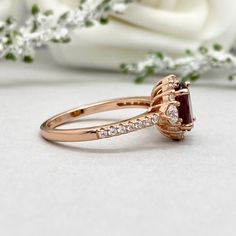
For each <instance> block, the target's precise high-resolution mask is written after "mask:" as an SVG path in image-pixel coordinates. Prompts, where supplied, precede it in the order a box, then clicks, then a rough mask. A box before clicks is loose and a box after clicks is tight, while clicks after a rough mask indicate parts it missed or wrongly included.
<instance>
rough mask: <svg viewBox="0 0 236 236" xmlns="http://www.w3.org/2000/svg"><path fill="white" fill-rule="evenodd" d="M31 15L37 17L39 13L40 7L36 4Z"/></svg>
mask: <svg viewBox="0 0 236 236" xmlns="http://www.w3.org/2000/svg"><path fill="white" fill-rule="evenodd" d="M31 13H32V15H33V16H35V15H37V14H38V13H39V7H38V5H36V4H34V5H33V6H32V8H31Z"/></svg>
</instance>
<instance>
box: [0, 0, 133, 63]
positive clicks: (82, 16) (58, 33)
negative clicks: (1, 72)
mask: <svg viewBox="0 0 236 236" xmlns="http://www.w3.org/2000/svg"><path fill="white" fill-rule="evenodd" d="M131 2H133V0H103V1H102V2H100V3H99V4H95V3H94V1H91V0H85V1H83V2H82V4H81V6H80V7H79V8H78V9H75V10H70V11H68V12H66V13H64V14H63V15H61V16H59V17H56V16H55V15H54V14H53V11H51V10H49V11H45V12H40V10H39V8H38V7H37V6H36V5H34V6H33V7H32V16H31V17H30V18H29V19H28V20H27V21H26V23H25V25H24V26H21V27H19V26H18V25H17V22H16V21H15V20H14V19H13V18H11V17H9V18H8V19H6V21H4V22H1V21H0V59H2V58H6V59H9V60H18V59H22V60H23V61H25V62H28V63H30V62H32V61H33V58H34V53H35V48H37V47H40V46H42V45H46V44H47V43H49V42H54V43H67V42H69V41H70V32H71V31H72V30H73V29H76V28H85V27H89V26H92V25H93V24H94V23H95V22H100V23H102V24H105V23H107V19H108V16H109V15H110V14H112V13H118V14H120V13H122V12H123V11H125V9H126V7H127V5H128V3H131Z"/></svg>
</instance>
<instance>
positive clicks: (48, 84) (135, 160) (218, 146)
mask: <svg viewBox="0 0 236 236" xmlns="http://www.w3.org/2000/svg"><path fill="white" fill-rule="evenodd" d="M48 60H50V59H48ZM0 78H1V79H0V107H1V115H0V124H1V135H0V153H1V154H0V155H1V157H0V189H1V191H0V235H4V236H10V235H17V236H28V235H30V236H32V235H33V236H39V235H40V236H41V235H44V236H52V235H56V236H62V235H81V236H83V235H86V236H87V235H89V236H92V235H101V236H106V235H107V236H110V235H113V236H116V235H119V236H121V235H122V236H124V235H127V236H131V235H135V236H139V235H140V236H143V235H162V236H165V235H168V236H169V235H188V236H190V235H191V236H192V235H198V236H199V235H206V236H209V235H214V236H217V235H221V236H222V235H227V236H228V235H235V233H236V226H235V217H236V158H235V151H236V141H235V133H236V126H235V105H234V103H235V99H236V93H235V91H236V88H235V83H233V84H230V85H231V86H229V85H226V86H224V87H220V86H219V85H207V84H208V83H206V84H205V85H201V84H198V85H195V86H194V87H193V88H192V100H193V103H194V112H195V115H196V117H197V122H196V126H195V128H194V130H193V132H191V133H189V134H188V136H187V138H186V140H185V141H184V142H172V141H170V140H168V139H166V138H163V137H162V136H161V135H160V134H159V133H157V131H156V130H155V129H154V128H149V129H147V130H144V131H140V132H136V133H133V134H130V135H125V136H123V137H117V138H114V139H110V140H103V141H94V142H87V143H77V144H68V145H53V144H51V143H47V142H46V141H44V140H42V139H41V138H40V136H39V125H40V123H41V122H42V121H44V120H45V119H46V118H48V117H49V116H51V115H54V114H56V113H58V112H61V111H63V110H66V109H68V108H71V107H74V106H77V105H81V104H86V103H90V102H93V101H97V100H103V99H107V98H114V97H121V96H132V95H148V94H149V92H150V90H151V88H152V83H146V84H143V85H141V86H137V85H134V84H133V83H132V82H131V81H130V80H129V79H125V78H124V77H122V76H120V75H118V74H112V73H108V74H103V73H98V72H90V73H89V72H80V71H76V70H64V69H63V68H58V67H56V66H55V65H50V64H49V63H48V62H47V60H44V61H43V62H40V61H39V62H36V64H34V65H33V66H25V65H22V64H5V63H2V64H0ZM130 112H131V111H129V110H126V112H122V113H121V112H115V113H114V114H115V118H117V119H120V118H123V117H124V116H123V115H125V114H126V116H127V115H128V114H130ZM99 117H100V118H101V117H102V116H99ZM103 117H104V116H103ZM110 117H113V118H114V115H112V114H110V113H109V115H107V116H106V118H110Z"/></svg>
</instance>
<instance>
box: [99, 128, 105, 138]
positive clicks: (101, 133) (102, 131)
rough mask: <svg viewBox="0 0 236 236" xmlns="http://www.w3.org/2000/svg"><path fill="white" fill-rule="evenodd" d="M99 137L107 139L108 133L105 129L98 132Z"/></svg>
mask: <svg viewBox="0 0 236 236" xmlns="http://www.w3.org/2000/svg"><path fill="white" fill-rule="evenodd" d="M98 137H99V138H106V137H107V131H106V130H104V129H101V130H99V131H98Z"/></svg>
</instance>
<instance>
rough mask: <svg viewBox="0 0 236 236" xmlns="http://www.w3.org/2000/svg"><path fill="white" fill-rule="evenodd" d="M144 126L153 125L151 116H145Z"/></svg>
mask: <svg viewBox="0 0 236 236" xmlns="http://www.w3.org/2000/svg"><path fill="white" fill-rule="evenodd" d="M143 125H144V126H146V127H147V126H150V125H151V119H150V118H149V117H145V120H143Z"/></svg>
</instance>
